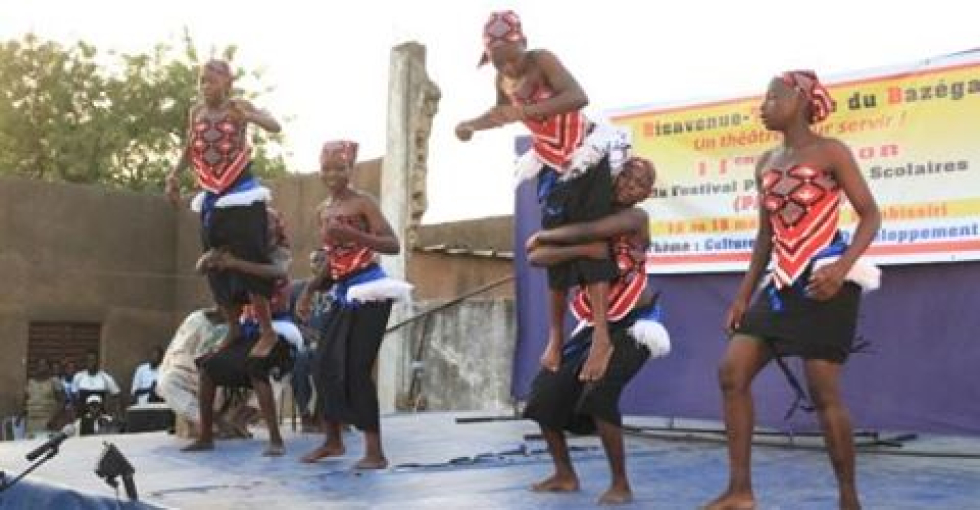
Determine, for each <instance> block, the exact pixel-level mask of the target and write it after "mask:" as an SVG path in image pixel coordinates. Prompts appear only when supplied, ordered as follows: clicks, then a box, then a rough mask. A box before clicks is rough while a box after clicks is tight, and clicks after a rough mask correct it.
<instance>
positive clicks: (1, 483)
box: [0, 448, 58, 492]
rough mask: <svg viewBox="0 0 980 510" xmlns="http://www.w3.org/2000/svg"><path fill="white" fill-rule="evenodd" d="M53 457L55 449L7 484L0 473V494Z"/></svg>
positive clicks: (55, 452) (4, 474) (3, 474)
mask: <svg viewBox="0 0 980 510" xmlns="http://www.w3.org/2000/svg"><path fill="white" fill-rule="evenodd" d="M55 455H58V449H57V448H52V449H50V450H48V453H45V454H44V456H43V457H40V458H38V459H37V460H36V461H34V463H33V464H31V465H30V466H29V467H28V468H27V469H25V470H24V472H23V473H21V474H19V475H17V477H16V478H14V479H13V480H10V481H9V482H8V481H7V475H6V473H3V472H0V492H3V491H5V490H7V489H9V488H11V487H13V486H14V484H16V483H17V482H19V481H20V480H21V479H22V478H24V477H25V476H27V475H29V474H31V471H34V470H35V469H37V468H38V467H40V466H41V464H44V463H45V462H47V461H49V460H51V459H52V458H53V457H54V456H55Z"/></svg>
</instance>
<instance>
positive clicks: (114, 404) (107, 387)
mask: <svg viewBox="0 0 980 510" xmlns="http://www.w3.org/2000/svg"><path fill="white" fill-rule="evenodd" d="M72 390H73V391H74V393H75V395H77V396H78V399H77V402H79V403H81V402H86V401H87V400H88V397H89V396H90V395H98V396H99V397H101V401H102V402H104V403H105V404H106V405H105V409H106V410H108V411H109V412H110V413H111V414H112V415H113V416H119V398H118V397H119V385H118V384H116V380H115V379H113V378H112V376H111V375H109V374H107V373H106V372H105V371H104V370H102V369H101V368H99V353H98V352H96V351H89V352H87V353H86V354H85V370H82V371H81V372H79V373H77V374H75V378H74V379H72ZM81 405H82V407H84V404H81ZM83 411H84V409H78V412H79V414H81V413H82V412H83Z"/></svg>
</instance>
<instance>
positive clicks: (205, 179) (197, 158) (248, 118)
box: [167, 60, 281, 358]
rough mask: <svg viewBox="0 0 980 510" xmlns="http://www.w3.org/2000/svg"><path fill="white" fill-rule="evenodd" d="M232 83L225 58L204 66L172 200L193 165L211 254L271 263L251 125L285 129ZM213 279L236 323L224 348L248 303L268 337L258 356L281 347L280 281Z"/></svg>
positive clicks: (197, 205) (216, 275)
mask: <svg viewBox="0 0 980 510" xmlns="http://www.w3.org/2000/svg"><path fill="white" fill-rule="evenodd" d="M232 81H233V76H232V71H231V66H230V65H229V64H228V63H227V62H225V61H222V60H211V61H209V62H207V63H206V64H204V65H203V66H202V67H201V79H200V91H201V96H202V100H201V102H199V103H198V104H196V105H194V106H193V107H192V108H191V111H190V119H191V120H190V127H189V129H188V134H187V138H188V142H187V145H186V147H185V149H184V152H183V154H182V155H181V158H180V160H179V161H178V163H177V165H176V166H175V167H174V169H173V170H172V171H171V172H170V173H169V174H168V176H167V195H168V196H169V197H170V199H171V200H172V201H173V202H174V203H175V204H176V203H177V201H178V200H179V199H180V188H179V180H178V174H179V172H180V171H181V170H182V169H183V168H184V167H186V166H187V164H188V163H189V162H190V163H192V166H193V167H194V172H195V174H196V176H197V182H198V184H199V185H200V187H201V188H203V190H204V191H203V192H202V194H200V195H198V197H197V198H196V199H195V201H194V203H193V204H192V208H193V209H195V211H197V212H200V214H201V240H202V242H203V245H204V251H205V252H207V251H209V250H211V249H218V250H224V251H227V252H229V253H230V254H231V255H232V256H234V257H235V258H238V259H240V260H242V261H247V262H251V263H256V264H269V262H270V261H269V258H268V256H269V254H268V250H267V242H266V230H267V225H266V211H265V202H267V201H268V200H269V199H270V193H269V190H268V189H266V188H264V187H262V186H260V185H259V183H258V180H257V179H256V178H255V177H253V176H252V173H251V171H250V169H249V168H250V164H251V162H250V157H251V154H252V147H251V146H250V145H249V143H248V125H249V124H255V125H257V126H259V127H261V128H262V129H265V130H266V131H270V132H273V133H277V132H279V131H280V129H281V128H280V126H279V123H278V122H277V121H276V120H275V119H274V118H272V116H271V115H269V114H268V113H267V112H265V111H261V110H258V109H256V108H255V106H253V105H252V103H250V102H248V101H245V100H242V99H235V98H232V97H231V93H232V90H231V86H232ZM207 276H208V283H209V285H210V287H211V292H212V294H213V295H214V299H215V302H216V303H218V306H219V307H220V308H221V310H222V312H223V313H224V314H225V319H226V322H227V323H228V332H227V335H226V336H225V338H224V341H223V344H224V345H225V346H227V345H229V344H230V343H231V341H232V340H234V339H236V338H238V336H239V335H240V330H239V326H238V318H239V316H240V315H241V311H242V306H243V305H244V304H246V303H251V304H252V306H254V307H255V312H256V317H257V319H258V321H259V327H260V329H261V335H260V337H259V341H258V342H256V344H255V347H254V348H253V349H252V352H251V353H250V356H254V357H258V358H262V357H265V356H267V355H268V354H269V352H270V351H271V350H272V348H273V346H275V345H276V334H275V332H274V331H273V330H272V323H271V320H272V319H271V315H270V311H269V298H270V296H271V295H272V291H273V282H272V280H271V279H269V278H267V277H265V276H261V275H255V274H248V273H244V272H241V271H237V270H229V271H208V272H207Z"/></svg>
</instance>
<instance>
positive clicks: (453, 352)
mask: <svg viewBox="0 0 980 510" xmlns="http://www.w3.org/2000/svg"><path fill="white" fill-rule="evenodd" d="M438 304H439V303H438V302H428V303H424V304H423V303H417V304H416V306H415V310H414V312H415V313H419V312H420V311H422V310H425V309H428V308H429V307H431V306H435V305H438ZM516 327H517V321H516V313H515V309H514V301H513V300H512V299H474V300H470V301H467V302H465V303H463V304H461V305H459V306H457V307H453V308H448V309H446V310H443V311H440V312H437V313H435V314H433V315H431V316H430V320H429V321H428V322H426V320H420V321H417V322H415V323H413V324H412V325H411V326H408V328H409V331H408V334H407V335H406V338H407V341H405V342H404V343H403V344H402V345H401V350H402V360H403V362H402V363H403V364H402V369H401V370H399V374H401V376H402V380H401V381H400V382H399V388H400V391H399V393H398V402H399V408H400V409H402V410H411V409H416V408H419V409H429V410H454V411H461V410H467V411H469V410H483V411H489V412H501V413H504V412H509V411H511V410H512V409H513V407H512V403H511V398H510V385H511V384H510V383H511V367H512V364H513V360H514V339H515V338H516V337H517V335H516ZM420 343H421V344H420ZM415 371H418V380H417V381H416V385H415V386H414V387H413V385H412V374H413V372H415Z"/></svg>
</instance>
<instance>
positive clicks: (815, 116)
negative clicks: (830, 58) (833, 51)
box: [780, 71, 834, 124]
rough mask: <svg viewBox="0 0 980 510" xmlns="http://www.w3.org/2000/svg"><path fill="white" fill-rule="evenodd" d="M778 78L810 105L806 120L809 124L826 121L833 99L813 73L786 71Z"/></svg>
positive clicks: (832, 109) (831, 109) (832, 106)
mask: <svg viewBox="0 0 980 510" xmlns="http://www.w3.org/2000/svg"><path fill="white" fill-rule="evenodd" d="M780 78H781V79H782V80H783V83H785V84H787V85H789V86H790V87H792V88H794V89H796V90H797V91H799V92H800V94H803V98H804V99H806V100H807V102H809V103H810V118H809V119H807V120H808V121H809V122H810V124H816V123H817V122H820V121H822V120H824V119H826V118H827V116H828V115H830V112H832V111H834V99H833V98H832V97H830V92H828V91H827V89H826V88H824V86H823V85H822V84H821V83H820V80H819V79H818V78H817V74H816V73H814V72H813V71H787V72H785V73H783V74H782V76H780Z"/></svg>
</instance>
